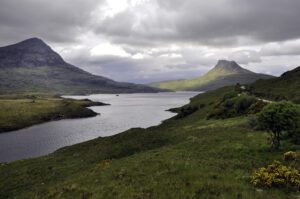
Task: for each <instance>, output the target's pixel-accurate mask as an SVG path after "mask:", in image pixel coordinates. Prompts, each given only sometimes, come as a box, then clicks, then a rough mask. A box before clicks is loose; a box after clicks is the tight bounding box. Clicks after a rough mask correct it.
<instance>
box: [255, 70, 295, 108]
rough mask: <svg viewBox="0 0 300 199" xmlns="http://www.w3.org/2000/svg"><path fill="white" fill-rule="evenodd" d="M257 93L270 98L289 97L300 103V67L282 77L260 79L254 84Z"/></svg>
mask: <svg viewBox="0 0 300 199" xmlns="http://www.w3.org/2000/svg"><path fill="white" fill-rule="evenodd" d="M252 86H253V90H254V92H255V94H256V95H259V96H262V97H265V98H269V99H273V100H274V99H275V100H276V99H283V98H285V99H289V100H291V101H293V102H296V103H300V67H298V68H296V69H294V70H291V71H289V72H286V73H285V74H283V75H282V76H281V77H278V78H273V79H268V80H260V81H257V82H255V83H254V84H252Z"/></svg>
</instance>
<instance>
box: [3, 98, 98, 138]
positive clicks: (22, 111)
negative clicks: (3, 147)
mask: <svg viewBox="0 0 300 199" xmlns="http://www.w3.org/2000/svg"><path fill="white" fill-rule="evenodd" d="M93 105H101V103H95V102H92V101H89V100H71V99H62V98H58V97H47V96H39V97H38V98H37V99H36V100H35V102H34V103H33V100H32V99H30V98H29V97H28V96H27V97H26V96H18V95H14V96H13V95H9V96H0V107H1V111H0V133H1V132H6V131H12V130H16V129H21V128H24V127H28V126H31V125H34V124H38V123H42V122H46V121H50V120H57V119H65V118H79V117H91V116H95V115H97V113H95V112H94V111H92V110H90V109H87V108H85V107H87V106H93Z"/></svg>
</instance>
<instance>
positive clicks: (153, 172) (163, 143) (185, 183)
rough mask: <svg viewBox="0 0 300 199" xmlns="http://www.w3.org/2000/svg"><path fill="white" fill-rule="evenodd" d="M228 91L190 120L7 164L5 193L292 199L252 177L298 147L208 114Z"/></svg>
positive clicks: (2, 174)
mask: <svg viewBox="0 0 300 199" xmlns="http://www.w3.org/2000/svg"><path fill="white" fill-rule="evenodd" d="M229 90H231V88H223V89H221V90H217V91H213V92H208V93H205V94H201V95H198V96H197V97H195V98H193V100H192V102H191V104H192V106H198V105H200V104H205V107H204V108H202V109H200V110H199V111H197V112H195V113H194V114H192V115H190V116H188V117H186V118H182V119H177V120H175V119H170V120H168V121H166V122H164V123H163V124H162V125H160V126H157V127H151V128H149V129H146V130H144V129H132V130H129V131H127V132H124V133H122V134H119V135H115V136H112V137H107V138H98V139H95V140H92V141H89V142H85V143H82V144H78V145H74V146H71V147H66V148H63V149H61V150H59V151H57V152H55V153H54V154H51V155H48V156H45V157H41V158H37V159H31V160H25V161H17V162H14V163H10V164H2V165H1V166H0V198H15V197H16V198H31V199H32V198H43V199H44V198H72V199H74V198H105V199H106V198H114V199H115V198H122V199H123V198H125V199H126V198H155V199H156V198H230V199H232V198H251V199H252V198H263V199H276V198H294V196H295V193H284V192H283V191H280V190H264V191H257V190H256V189H255V188H253V187H252V185H251V184H250V183H249V177H248V176H249V175H250V174H251V173H252V171H253V169H255V168H258V167H261V166H264V165H266V164H268V163H270V162H271V161H272V160H273V159H278V160H280V159H281V157H282V153H283V152H284V151H287V150H297V149H298V150H299V146H293V145H290V144H288V143H283V147H284V150H283V151H280V152H277V153H274V152H269V146H268V143H267V141H266V140H267V134H266V133H264V132H255V131H251V130H249V128H248V127H247V124H246V123H247V122H246V118H244V117H240V118H233V119H226V120H206V119H205V117H206V114H207V113H208V112H209V111H210V109H211V108H212V106H213V103H214V102H215V101H216V100H217V99H218V98H220V97H221V96H223V94H224V93H225V92H227V91H229Z"/></svg>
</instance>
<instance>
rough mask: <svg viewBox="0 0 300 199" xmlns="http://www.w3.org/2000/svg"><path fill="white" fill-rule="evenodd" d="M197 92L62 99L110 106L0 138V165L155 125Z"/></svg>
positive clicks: (171, 114) (0, 135)
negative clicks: (86, 99) (91, 113)
mask: <svg viewBox="0 0 300 199" xmlns="http://www.w3.org/2000/svg"><path fill="white" fill-rule="evenodd" d="M196 94H198V93H196V92H176V93H175V92H174V93H154V94H153V93H152V94H120V95H119V96H116V95H112V94H98V95H90V96H64V97H67V98H74V99H85V98H88V99H91V100H93V101H100V102H105V103H109V104H111V105H110V106H98V107H90V108H91V109H92V110H94V111H95V112H97V113H100V115H98V116H96V117H91V118H82V119H65V120H60V121H52V122H47V123H44V124H40V125H35V126H32V127H29V128H25V129H21V130H18V131H14V132H9V133H2V134H0V162H9V161H14V160H20V159H25V158H31V157H38V156H42V155H46V154H49V153H51V152H53V151H55V150H57V149H59V148H62V147H64V146H69V145H73V144H76V143H80V142H84V141H87V140H91V139H94V138H97V137H104V136H111V135H114V134H117V133H120V132H123V131H125V130H127V129H130V128H133V127H142V128H147V127H150V126H154V125H158V124H160V123H161V122H162V121H163V120H166V119H168V118H170V117H172V116H174V115H175V114H174V113H171V112H168V111H166V110H167V109H170V108H174V107H179V106H182V105H184V104H187V103H188V102H189V99H190V98H191V97H193V96H195V95H196Z"/></svg>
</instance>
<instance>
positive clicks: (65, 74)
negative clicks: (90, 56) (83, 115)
mask: <svg viewBox="0 0 300 199" xmlns="http://www.w3.org/2000/svg"><path fill="white" fill-rule="evenodd" d="M158 91H161V90H160V89H157V88H151V87H149V86H145V85H138V84H132V83H123V82H116V81H113V80H111V79H108V78H105V77H102V76H97V75H93V74H91V73H88V72H86V71H84V70H82V69H79V68H77V67H75V66H73V65H71V64H68V63H66V62H65V61H64V60H63V58H62V57H61V56H60V55H59V54H58V53H56V52H54V51H53V50H52V49H51V48H50V47H49V46H48V45H47V44H46V43H44V42H43V41H42V40H41V39H38V38H31V39H28V40H25V41H22V42H20V43H17V44H14V45H10V46H5V47H1V48H0V93H2V94H3V93H16V92H21V93H23V92H38V93H45V92H46V93H59V94H89V93H136V92H158Z"/></svg>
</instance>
